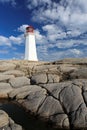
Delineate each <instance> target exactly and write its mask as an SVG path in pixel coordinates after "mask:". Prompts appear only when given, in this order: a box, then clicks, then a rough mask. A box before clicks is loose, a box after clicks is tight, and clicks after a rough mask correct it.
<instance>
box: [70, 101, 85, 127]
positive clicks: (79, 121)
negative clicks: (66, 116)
mask: <svg viewBox="0 0 87 130" xmlns="http://www.w3.org/2000/svg"><path fill="white" fill-rule="evenodd" d="M70 116H71V117H72V118H71V125H72V128H74V129H82V128H85V129H87V108H86V106H85V104H84V103H83V104H81V105H80V106H79V107H78V109H77V110H76V111H74V112H73V113H71V115H70Z"/></svg>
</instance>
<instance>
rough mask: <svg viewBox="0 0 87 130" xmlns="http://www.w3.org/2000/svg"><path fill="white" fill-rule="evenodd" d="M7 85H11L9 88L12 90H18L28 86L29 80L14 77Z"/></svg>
mask: <svg viewBox="0 0 87 130" xmlns="http://www.w3.org/2000/svg"><path fill="white" fill-rule="evenodd" d="M9 83H10V84H11V86H12V87H13V88H20V87H23V86H25V85H29V84H30V79H28V78H27V77H24V76H23V77H16V78H12V79H10V81H9Z"/></svg>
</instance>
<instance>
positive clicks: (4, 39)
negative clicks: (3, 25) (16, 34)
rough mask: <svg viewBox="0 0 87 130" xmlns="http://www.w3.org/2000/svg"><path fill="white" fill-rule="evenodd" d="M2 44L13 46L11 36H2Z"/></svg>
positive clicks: (0, 41) (0, 37)
mask: <svg viewBox="0 0 87 130" xmlns="http://www.w3.org/2000/svg"><path fill="white" fill-rule="evenodd" d="M0 45H1V46H4V45H6V46H11V42H10V40H9V38H7V37H5V36H0Z"/></svg>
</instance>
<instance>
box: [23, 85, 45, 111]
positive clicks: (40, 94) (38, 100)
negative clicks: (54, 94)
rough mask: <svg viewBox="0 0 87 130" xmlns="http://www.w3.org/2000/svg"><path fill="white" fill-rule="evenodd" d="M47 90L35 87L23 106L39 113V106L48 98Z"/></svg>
mask: <svg viewBox="0 0 87 130" xmlns="http://www.w3.org/2000/svg"><path fill="white" fill-rule="evenodd" d="M46 94H47V93H46V90H45V89H41V88H40V87H38V86H36V85H34V86H33V87H32V89H31V90H30V91H29V95H28V97H27V99H26V100H25V101H24V102H23V103H22V105H23V106H24V107H25V108H26V109H27V110H30V111H31V112H35V113H37V111H38V108H39V106H40V105H41V104H42V103H43V101H44V100H45V98H46Z"/></svg>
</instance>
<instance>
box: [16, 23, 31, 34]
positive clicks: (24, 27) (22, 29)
mask: <svg viewBox="0 0 87 130" xmlns="http://www.w3.org/2000/svg"><path fill="white" fill-rule="evenodd" d="M27 26H29V25H27V24H23V25H21V26H20V27H18V31H20V32H25V30H26V27H27Z"/></svg>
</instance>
